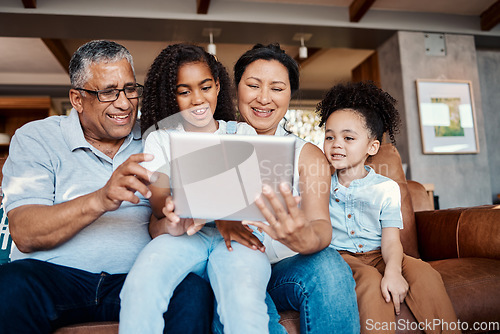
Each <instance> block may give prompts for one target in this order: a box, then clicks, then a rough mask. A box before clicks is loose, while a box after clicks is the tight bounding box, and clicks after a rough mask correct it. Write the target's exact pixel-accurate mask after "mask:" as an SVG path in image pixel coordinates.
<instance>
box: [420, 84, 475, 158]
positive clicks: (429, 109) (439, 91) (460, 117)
mask: <svg viewBox="0 0 500 334" xmlns="http://www.w3.org/2000/svg"><path fill="white" fill-rule="evenodd" d="M416 86H417V100H418V110H419V119H420V131H421V139H422V151H423V153H424V154H471V153H479V143H478V140H477V126H476V114H475V109H474V98H473V95H472V84H471V82H470V81H468V80H433V79H418V80H416Z"/></svg>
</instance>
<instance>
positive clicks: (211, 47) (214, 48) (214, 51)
mask: <svg viewBox="0 0 500 334" xmlns="http://www.w3.org/2000/svg"><path fill="white" fill-rule="evenodd" d="M207 52H208V53H210V54H211V55H212V56H215V55H216V54H217V46H216V45H215V44H214V34H213V33H212V32H211V33H210V43H209V44H208V46H207Z"/></svg>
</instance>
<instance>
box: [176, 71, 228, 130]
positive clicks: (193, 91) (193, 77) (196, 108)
mask: <svg viewBox="0 0 500 334" xmlns="http://www.w3.org/2000/svg"><path fill="white" fill-rule="evenodd" d="M219 88H220V87H219V82H218V81H215V80H214V78H213V76H212V73H211V72H210V68H209V67H208V65H207V64H206V63H204V62H195V63H186V64H184V65H182V66H180V67H179V71H178V72H177V86H176V94H177V95H176V96H177V104H178V105H179V109H180V110H181V114H182V117H183V119H184V129H185V130H186V131H192V132H214V131H215V130H217V124H218V123H217V122H216V121H215V120H214V118H213V115H214V112H215V109H216V108H217V96H218V94H219Z"/></svg>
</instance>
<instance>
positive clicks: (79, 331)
mask: <svg viewBox="0 0 500 334" xmlns="http://www.w3.org/2000/svg"><path fill="white" fill-rule="evenodd" d="M54 334H118V323H117V322H92V323H86V324H79V325H72V326H67V327H63V328H60V329H58V330H56V331H55V332H54Z"/></svg>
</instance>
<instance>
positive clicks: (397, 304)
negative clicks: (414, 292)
mask: <svg viewBox="0 0 500 334" xmlns="http://www.w3.org/2000/svg"><path fill="white" fill-rule="evenodd" d="M380 288H381V290H382V296H383V297H384V299H385V301H386V303H389V302H390V301H391V296H392V302H393V303H394V311H395V312H396V315H399V314H400V313H401V303H402V302H403V301H404V300H405V298H406V294H407V293H408V282H406V280H405V279H404V277H403V275H401V273H399V272H391V271H387V269H386V271H385V274H384V277H383V278H382V281H381V283H380Z"/></svg>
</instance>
